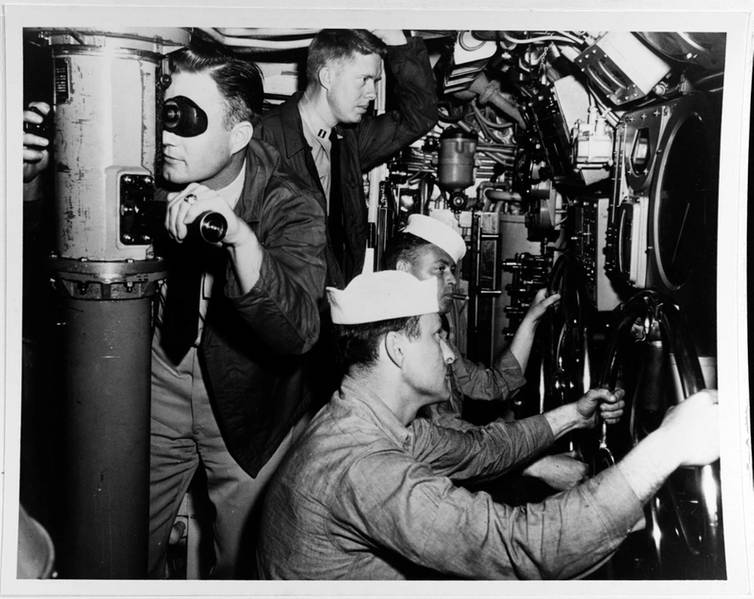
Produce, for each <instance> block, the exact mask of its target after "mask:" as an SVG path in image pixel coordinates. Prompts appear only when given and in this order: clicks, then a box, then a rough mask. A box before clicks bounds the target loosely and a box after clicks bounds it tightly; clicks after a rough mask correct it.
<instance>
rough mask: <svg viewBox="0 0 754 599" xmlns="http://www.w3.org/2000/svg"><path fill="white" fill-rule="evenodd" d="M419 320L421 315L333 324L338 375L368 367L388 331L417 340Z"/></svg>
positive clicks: (376, 355)
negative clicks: (338, 368)
mask: <svg viewBox="0 0 754 599" xmlns="http://www.w3.org/2000/svg"><path fill="white" fill-rule="evenodd" d="M420 318H421V316H406V317H404V318H391V319H389V320H380V321H378V322H367V323H364V324H351V325H342V324H336V325H333V328H334V330H335V343H336V347H337V353H338V356H337V357H338V366H339V367H340V368H341V369H342V370H341V372H342V373H346V372H348V371H349V370H350V369H351V368H353V367H369V366H372V365H373V364H374V363H375V362H376V361H377V358H378V357H379V347H380V342H381V340H382V337H383V336H384V335H387V334H388V333H389V332H391V331H402V332H404V333H405V334H406V335H407V336H408V337H409V339H416V338H417V337H419V335H420V334H421V328H420V324H419V319H420Z"/></svg>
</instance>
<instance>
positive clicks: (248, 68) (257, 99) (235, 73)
mask: <svg viewBox="0 0 754 599" xmlns="http://www.w3.org/2000/svg"><path fill="white" fill-rule="evenodd" d="M169 60H170V71H171V73H205V72H206V73H208V74H209V76H210V77H212V80H213V81H214V82H215V83H216V84H217V88H218V89H219V90H220V93H221V94H222V96H223V97H224V98H225V103H226V111H225V125H226V127H228V128H230V127H232V126H233V125H235V124H236V123H240V122H241V121H249V122H251V123H253V122H255V121H256V119H257V118H258V117H259V115H260V114H261V113H262V103H263V101H264V87H263V85H262V71H261V70H260V69H259V67H258V66H257V65H256V64H255V63H253V62H252V61H250V60H243V59H241V58H238V57H237V56H234V55H233V54H230V53H229V52H228V51H227V50H226V49H224V48H222V47H220V46H218V45H216V44H210V43H207V42H196V41H195V42H192V44H191V45H190V46H188V47H185V48H181V49H180V50H177V51H175V52H172V53H171V54H169Z"/></svg>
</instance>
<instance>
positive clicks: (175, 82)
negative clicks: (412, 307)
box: [149, 48, 325, 578]
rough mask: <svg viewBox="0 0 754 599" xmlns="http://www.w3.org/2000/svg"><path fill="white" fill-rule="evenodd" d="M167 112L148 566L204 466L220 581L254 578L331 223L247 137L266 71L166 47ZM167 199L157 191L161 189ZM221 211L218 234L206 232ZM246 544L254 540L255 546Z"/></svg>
mask: <svg viewBox="0 0 754 599" xmlns="http://www.w3.org/2000/svg"><path fill="white" fill-rule="evenodd" d="M170 76H171V81H170V86H169V87H168V88H167V90H166V92H165V102H164V107H163V114H162V117H163V118H162V121H163V123H162V124H163V169H162V176H163V179H164V180H165V183H166V186H168V187H170V188H171V189H172V191H170V192H165V200H166V202H167V210H166V216H165V222H164V225H165V231H166V233H167V235H166V236H165V239H162V240H161V241H160V243H156V244H155V249H156V251H157V252H158V253H159V254H160V255H162V256H165V258H166V260H167V261H168V268H169V276H168V279H167V283H166V285H165V286H164V287H163V289H162V290H161V293H160V300H161V302H160V308H159V311H158V318H157V326H156V330H155V335H154V339H153V344H152V430H151V480H150V547H149V570H150V576H153V577H162V576H164V575H165V551H166V546H167V543H168V538H169V536H170V531H171V528H172V525H173V521H174V519H175V516H176V513H177V511H178V509H179V506H180V503H181V500H182V498H183V496H184V494H185V492H186V490H187V488H188V486H189V483H190V482H191V479H192V478H193V476H194V473H195V472H196V471H197V469H198V468H199V467H200V465H201V467H202V468H203V470H204V472H205V474H206V478H207V483H208V484H207V489H208V494H209V498H210V500H211V501H212V503H213V505H214V508H215V522H214V527H213V532H214V544H215V554H216V564H215V567H214V570H213V572H212V575H213V576H214V577H216V578H235V577H248V576H250V575H251V574H253V573H251V572H249V571H248V570H244V569H243V567H244V566H248V565H250V564H251V563H252V561H253V560H252V559H250V558H249V557H248V556H246V555H244V553H243V551H244V550H243V548H242V546H241V545H242V543H241V539H242V538H244V535H245V534H247V533H248V524H249V515H250V513H251V511H252V507H253V506H254V504H255V502H256V500H257V498H258V497H259V496H260V494H261V491H262V489H263V487H264V484H265V483H266V481H267V479H268V477H269V476H270V474H271V473H272V472H273V471H274V469H275V467H276V466H277V464H278V462H279V460H280V458H281V456H282V454H283V453H284V452H285V451H286V449H287V448H288V446H289V445H290V443H291V441H292V439H293V438H294V437H295V435H296V431H297V430H299V429H300V428H301V427H302V425H303V421H304V419H305V417H304V416H303V415H304V414H305V413H306V411H307V407H308V404H307V397H306V395H305V393H304V392H303V390H302V387H301V384H300V368H299V360H300V355H301V354H303V353H304V352H306V351H307V350H308V349H309V348H310V347H311V346H312V344H313V343H314V341H315V340H316V338H317V335H318V332H319V317H318V310H317V302H318V300H319V299H320V295H321V293H322V291H323V287H324V275H325V266H324V257H323V253H324V246H325V230H324V218H323V214H322V211H321V209H320V207H319V205H318V203H317V201H316V200H315V199H314V198H313V197H311V196H309V195H307V194H306V193H304V192H302V191H301V190H300V189H299V187H298V186H297V185H296V183H295V182H294V181H293V179H292V178H291V176H290V175H286V174H284V173H282V172H281V171H280V170H278V164H279V161H280V159H279V156H278V154H277V152H276V151H275V150H274V149H273V148H272V147H271V146H270V145H268V144H266V143H265V142H262V141H258V140H255V139H252V133H253V130H254V127H253V124H252V123H253V122H254V120H255V117H256V116H257V114H258V112H259V110H260V108H261V102H262V82H261V77H260V75H259V71H258V70H257V68H256V66H254V65H253V64H250V63H248V62H244V61H241V60H238V59H235V58H232V57H229V56H226V55H224V54H221V53H218V52H217V51H209V50H207V49H204V48H203V49H201V50H200V49H199V48H193V49H183V50H180V51H178V52H176V53H174V54H173V55H171V74H170ZM158 199H159V198H158ZM207 212H211V213H216V214H218V215H220V216H221V217H222V219H223V220H224V222H225V231H224V233H225V235H224V238H223V239H222V242H221V243H217V244H208V243H205V242H203V241H201V240H198V241H197V239H196V235H195V234H194V233H193V228H194V225H195V221H197V219H198V218H199V217H200V216H201V215H203V214H205V213H207ZM249 549H252V548H251V547H249Z"/></svg>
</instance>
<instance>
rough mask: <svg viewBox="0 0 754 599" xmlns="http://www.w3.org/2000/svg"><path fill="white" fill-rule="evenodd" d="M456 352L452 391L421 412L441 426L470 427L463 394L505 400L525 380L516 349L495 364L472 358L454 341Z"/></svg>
mask: <svg viewBox="0 0 754 599" xmlns="http://www.w3.org/2000/svg"><path fill="white" fill-rule="evenodd" d="M451 349H452V350H453V353H454V354H455V356H456V359H455V361H454V362H453V363H452V364H451V366H450V374H451V377H450V380H451V386H452V393H451V395H450V398H449V399H448V400H447V401H444V402H441V403H436V404H432V405H429V406H426V407H424V408H423V409H422V412H421V414H422V416H426V417H428V418H431V419H432V420H433V421H434V423H435V424H437V425H439V426H447V427H451V428H468V427H471V426H473V425H472V424H471V423H469V422H466V421H465V420H463V419H462V415H463V400H464V397H468V398H469V399H474V400H483V401H505V400H507V399H509V398H510V397H511V396H512V395H513V394H514V393H515V392H516V391H518V390H519V389H520V388H521V387H523V386H524V384H525V383H526V379H525V378H524V373H523V372H522V371H521V366H520V365H519V363H518V360H516V357H515V356H514V355H513V353H512V352H511V351H510V350H509V349H506V350H505V352H504V353H503V354H502V356H500V358H499V359H498V360H497V361H496V362H495V366H494V367H493V368H487V367H485V366H484V365H483V364H478V363H476V362H472V361H471V360H469V359H468V358H465V357H463V356H462V355H461V353H460V352H459V351H458V349H457V348H456V347H455V346H453V345H451Z"/></svg>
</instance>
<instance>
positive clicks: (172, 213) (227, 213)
mask: <svg viewBox="0 0 754 599" xmlns="http://www.w3.org/2000/svg"><path fill="white" fill-rule="evenodd" d="M205 212H217V213H219V214H221V215H222V216H223V217H224V218H225V221H226V222H227V231H226V232H225V237H224V239H223V244H225V245H236V244H237V243H238V242H239V240H240V239H241V238H242V237H243V235H244V234H245V233H246V232H247V231H246V230H248V232H249V233H250V232H251V230H250V229H249V228H248V225H246V223H244V222H243V221H242V220H241V219H240V218H239V217H238V216H236V214H235V213H234V212H233V209H232V208H231V207H230V206H229V205H228V203H227V202H226V201H225V200H224V199H223V198H222V197H221V196H220V195H219V194H218V193H217V192H216V191H214V190H212V189H210V188H208V187H206V186H204V185H201V184H199V183H190V184H189V185H187V186H186V187H185V189H183V190H182V191H179V192H173V193H169V194H168V208H167V211H166V213H165V228H166V229H167V231H168V233H169V234H170V236H171V237H172V238H173V239H175V240H176V241H178V242H182V241H183V240H184V239H186V235H187V234H188V230H189V225H190V224H191V223H193V222H194V220H196V218H197V217H198V216H199V215H201V214H203V213H205Z"/></svg>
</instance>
